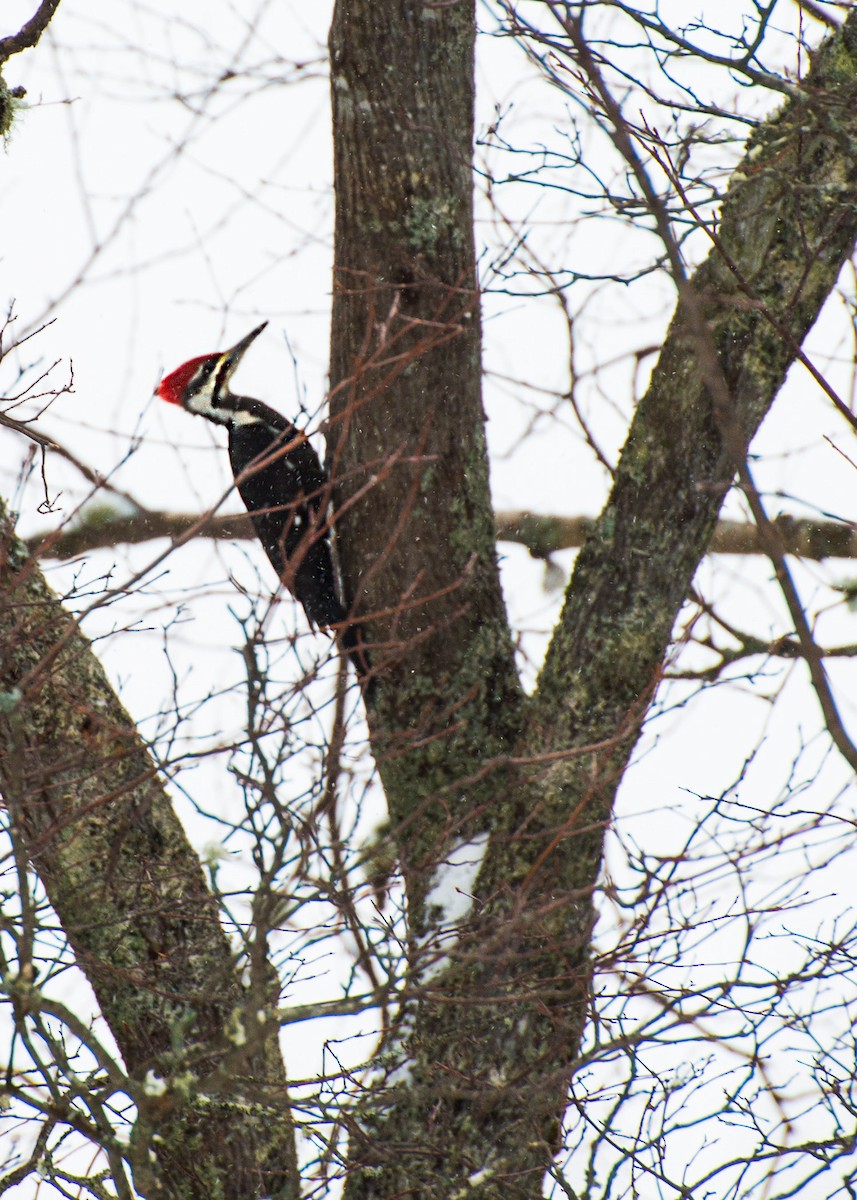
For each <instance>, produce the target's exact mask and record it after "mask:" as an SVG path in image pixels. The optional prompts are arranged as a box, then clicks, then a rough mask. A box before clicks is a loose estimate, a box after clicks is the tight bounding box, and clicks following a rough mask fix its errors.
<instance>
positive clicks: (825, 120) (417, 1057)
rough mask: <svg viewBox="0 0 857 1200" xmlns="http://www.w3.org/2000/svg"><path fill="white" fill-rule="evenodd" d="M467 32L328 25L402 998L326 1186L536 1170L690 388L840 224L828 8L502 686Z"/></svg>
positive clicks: (677, 591) (779, 344) (844, 45)
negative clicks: (459, 901) (515, 671)
mask: <svg viewBox="0 0 857 1200" xmlns="http://www.w3.org/2000/svg"><path fill="white" fill-rule="evenodd" d="M473 28H474V7H473V3H472V0H463V2H458V3H451V4H427V3H423V2H418V0H394V2H393V3H390V4H386V5H384V6H383V8H381V7H379V6H378V5H377V4H375V3H372V2H371V0H339V2H338V3H337V6H336V13H335V17H334V21H333V28H332V32H331V59H332V73H333V98H334V138H335V164H336V193H337V210H336V249H335V281H334V307H333V331H332V355H331V362H332V386H333V399H332V406H331V408H332V414H333V424H332V444H333V446H334V469H335V474H336V478H337V480H338V501H339V504H340V507H341V509H342V510H343V517H342V519H341V522H340V526H339V528H340V530H341V533H342V544H343V554H344V566H345V573H346V578H347V581H348V583H349V586H350V589H351V595H352V597H353V598H354V600H355V604H356V607H357V611H358V612H359V613H361V614H362V615H363V618H364V621H365V625H366V629H367V630H368V632H369V635H370V641H374V642H376V643H377V649H376V651H375V662H376V663H377V665H378V669H379V679H378V683H377V686H376V689H375V690H374V691H373V692H372V693H371V694H370V696H369V707H370V723H371V728H372V737H373V743H374V748H375V751H376V756H377V761H378V764H379V769H380V771H381V775H382V777H383V780H384V784H385V787H386V790H387V796H388V802H389V809H390V814H391V822H392V825H391V835H390V836H391V837H392V838H393V839H394V840H395V842H396V846H397V850H398V853H399V856H400V859H401V861H402V863H403V865H404V869H405V876H406V882H407V885H408V893H409V903H410V911H411V915H412V919H413V921H414V925H415V931H414V932H415V936H414V942H413V950H414V959H413V969H414V976H413V980H412V984H413V990H414V999H413V1000H412V1001H411V1002H410V1003H409V1005H408V1006H407V1008H406V1015H405V1019H404V1021H403V1023H402V1028H401V1029H399V1030H398V1031H396V1032H395V1033H394V1035H393V1037H392V1038H391V1041H390V1046H389V1053H388V1056H387V1059H386V1062H387V1065H388V1068H389V1072H388V1077H387V1086H386V1088H382V1087H380V1086H379V1087H378V1088H377V1089H376V1091H375V1092H374V1093H373V1094H372V1095H369V1096H367V1097H366V1098H365V1100H364V1102H363V1104H362V1106H361V1109H360V1110H359V1112H358V1114H357V1118H356V1125H355V1129H354V1131H353V1134H352V1141H351V1155H352V1162H351V1171H350V1173H349V1177H348V1184H347V1196H348V1200H369V1198H372V1200H391V1198H392V1197H394V1196H406V1195H407V1196H420V1197H422V1198H428V1197H436V1198H437V1200H449V1197H453V1196H468V1197H470V1196H472V1197H473V1198H474V1200H476V1198H477V1197H492V1198H493V1197H496V1198H497V1200H500V1198H501V1197H502V1198H503V1200H509V1198H510V1197H521V1198H523V1197H527V1198H528V1200H530V1198H531V1197H533V1196H534V1195H537V1194H538V1192H539V1190H540V1185H541V1175H542V1172H543V1171H544V1169H545V1167H546V1165H547V1163H548V1161H549V1158H550V1154H551V1152H552V1149H553V1148H554V1147H555V1144H556V1134H557V1129H558V1125H557V1122H558V1119H559V1118H560V1117H561V1114H562V1112H563V1110H564V1107H565V1103H566V1096H567V1087H568V1079H569V1074H570V1071H571V1070H572V1068H573V1064H574V1060H575V1056H576V1054H577V1052H578V1049H579V1045H580V1038H581V1034H582V1028H583V1022H584V1019H585V1012H586V996H587V991H588V985H589V966H588V957H587V953H588V943H589V937H590V930H591V922H592V902H591V900H592V894H593V890H594V888H595V885H596V882H597V878H598V873H599V870H600V864H601V854H602V843H603V833H604V830H605V828H606V826H607V823H608V822H609V820H610V816H611V812H612V805H613V800H614V797H615V793H616V788H617V786H618V783H619V781H620V779H621V777H622V773H623V771H624V768H625V766H626V764H627V762H628V758H629V755H630V753H631V751H632V749H633V747H634V744H635V742H636V739H637V736H638V733H639V729H640V725H641V722H642V719H643V717H644V715H645V712H646V710H647V708H648V705H649V703H650V701H651V697H652V695H653V692H654V689H655V687H656V685H657V682H658V679H659V673H660V670H661V667H662V664H663V661H664V657H665V654H666V652H667V649H668V646H669V640H670V634H671V630H672V627H673V625H674V622H675V620H676V617H677V615H678V612H679V610H680V608H681V605H682V603H683V602H684V599H685V597H686V596H687V594H688V590H689V587H690V583H691V580H692V577H693V574H694V571H695V569H696V566H697V563H698V562H699V560H700V558H701V557H702V555H703V554H704V552H705V550H706V548H707V545H708V542H709V539H710V537H711V534H712V531H713V529H714V525H715V522H716V518H717V513H718V511H719V508H720V505H721V503H722V500H723V497H724V495H725V493H726V491H727V490H728V488H729V486H730V484H731V480H732V477H733V475H734V472H735V469H736V466H737V465H738V464H737V462H736V460H735V454H734V447H733V449H732V450H731V451H727V449H726V448H725V444H724V439H723V436H722V429H721V424H722V422H720V421H719V420H718V419H717V417H716V416H715V412H714V408H713V406H712V401H711V394H712V393H714V394H715V395H716V394H717V393H718V391H722V390H723V387H724V385H725V389H726V390H728V394H729V396H730V397H731V403H732V404H733V405H734V407H735V411H736V414H737V416H738V418H739V420H740V424H741V428H742V430H743V434H744V437H745V440H746V441H749V439H750V438H751V437H752V435H753V433H754V432H755V430H756V429H757V427H758V425H759V423H760V421H761V420H762V418H763V417H764V415H765V413H766V411H767V409H768V407H769V406H770V404H771V403H772V401H773V399H774V397H775V396H776V394H777V391H778V390H779V388H780V386H781V384H782V381H783V379H784V377H785V373H786V371H787V370H788V367H789V366H790V364H791V363H792V362H793V361H794V358H795V348H796V346H798V345H799V344H800V342H801V340H802V339H803V337H804V336H805V334H806V332H807V330H808V329H809V326H810V325H811V324H812V322H813V320H814V319H815V317H816V316H817V314H818V312H819V310H820V308H821V306H822V304H823V303H824V300H825V299H826V297H827V296H828V295H829V293H830V291H831V290H832V288H833V286H834V284H835V282H836V278H837V275H838V273H839V270H840V268H841V266H842V264H843V263H844V262H845V260H846V259H847V257H848V255H849V254H850V252H851V250H852V248H853V245H854V241H855V236H857V209H855V206H854V205H853V195H854V187H855V183H857V159H855V158H854V157H853V155H849V153H848V146H849V145H853V144H854V138H855V136H857V89H855V80H857V14H852V15H851V16H849V17H848V19H847V21H846V23H845V26H844V28H843V30H842V31H841V33H840V34H838V35H837V36H836V37H834V38H833V39H831V41H830V42H829V43H828V44H827V45H826V47H825V48H824V49H822V50H821V51H820V52H819V53H818V55H817V56H816V58H815V62H814V67H813V71H812V74H811V76H810V78H809V79H808V80H807V81H806V83H805V85H804V86H803V88H802V93H801V96H800V97H799V98H796V99H793V100H791V101H790V102H789V103H788V104H787V105H786V106H785V108H784V109H783V111H782V112H781V113H780V114H778V115H777V116H775V117H774V118H772V119H771V120H770V121H769V122H767V123H766V124H765V125H764V126H762V128H761V129H760V130H759V131H758V132H757V133H756V134H755V135H754V137H753V139H752V148H751V152H750V154H748V157H747V158H746V159H745V161H744V163H743V164H742V165H741V168H740V174H739V175H738V176H736V182H735V184H734V186H733V187H732V188H731V190H730V192H729V194H728V197H727V200H726V202H725V205H724V212H723V220H722V223H721V227H720V231H719V237H720V250H718V251H715V252H712V254H711V256H710V257H709V259H708V260H707V261H706V262H705V263H704V265H703V266H702V267H701V268H700V270H699V271H698V272H697V274H696V277H695V279H694V281H693V287H694V289H695V296H696V298H697V301H698V307H699V309H700V310H701V313H702V317H703V319H704V325H703V326H702V327H700V328H689V326H688V316H687V313H686V311H685V310H682V312H680V313H679V314H678V315H677V317H676V319H675V321H674V322H673V326H672V328H671V330H670V333H669V338H668V341H667V343H666V345H665V347H664V350H663V353H662V355H661V358H660V361H659V363H658V366H657V368H656V370H655V372H654V374H653V377H652V382H651V386H650V388H649V390H648V392H647V394H646V396H645V397H644V399H643V401H642V402H641V404H640V406H639V409H638V411H637V414H636V416H635V418H634V422H633V425H632V429H631V432H630V436H629V438H628V442H627V445H626V447H625V450H624V452H623V455H622V459H621V463H620V466H619V469H618V472H617V476H616V480H615V485H614V488H613V492H612V495H611V497H610V500H609V502H608V504H607V506H606V508H605V510H604V513H603V514H602V516H601V518H600V520H599V521H598V522H596V525H595V528H594V531H593V533H592V535H591V536H590V537H589V539H588V541H587V543H586V545H585V546H584V548H583V550H582V551H581V554H580V556H579V558H578V562H577V566H576V569H575V572H574V577H573V579H572V581H571V584H570V587H569V594H568V598H567V602H566V605H565V608H564V610H563V614H562V618H561V621H560V624H559V626H558V628H557V630H556V632H555V635H554V638H553V641H552V644H551V646H550V649H549V651H548V655H547V659H546V662H545V666H544V669H543V671H542V674H541V678H540V680H539V685H538V689H537V692H536V694H535V696H534V697H533V699H532V700H530V701H525V700H524V699H522V697H521V694H520V692H519V690H518V687H517V684H516V681H515V680H514V678H513V677H512V668H511V657H510V651H509V644H510V643H509V637H508V632H507V630H506V627H505V618H504V614H503V611H502V606H501V602H500V594H499V588H498V584H497V574H496V569H495V566H494V557H493V544H492V539H491V528H490V505H489V496H488V484H487V470H486V467H485V453H484V437H483V417H482V407H481V403H480V398H479V368H478V349H479V340H478V311H477V301H476V297H475V296H474V295H473V291H472V288H473V277H474V259H473V249H472V246H473V242H472V232H471V211H472V205H471V174H470V167H469V156H470V148H471V143H472V136H473V130H472V125H471V120H472V94H473V64H472V43H473ZM831 184H832V185H834V186H829V185H831ZM688 311H689V310H688ZM697 315H698V314H697ZM700 339H711V341H712V343H713V350H714V352H715V354H714V355H713V360H714V361H715V363H716V366H715V372H716V378H715V377H712V378H709V379H708V380H706V379H703V378H702V376H701V373H700V371H699V369H698V366H697V361H698V348H699V345H700ZM706 344H707V343H706ZM353 498H356V499H357V501H358V502H357V503H355V505H354V507H353V508H351V507H349V504H350V501H351V500H352V499H353ZM479 831H491V834H492V837H491V842H490V846H489V850H488V853H487V855H486V856H485V859H484V863H483V866H482V870H481V872H480V874H479V876H478V879H477V880H476V882H475V883H471V884H470V887H471V889H472V891H473V892H475V897H476V898H475V901H474V903H473V904H472V906H471V907H470V911H469V912H468V913H467V917H466V919H465V920H463V921H462V922H461V923H460V927H459V930H458V934H459V941H458V944H457V946H456V948H455V949H454V950H450V948H449V940H448V939H447V940H446V941H444V942H443V954H444V956H445V957H443V958H442V959H441V961H440V962H436V963H435V964H434V966H433V967H432V969H431V970H430V971H429V972H426V970H425V966H424V963H425V960H426V958H427V956H428V955H429V953H430V951H431V948H432V947H433V946H438V945H439V943H437V942H433V941H432V937H433V936H435V937H437V935H438V932H439V930H440V929H441V927H442V925H443V914H441V913H440V912H439V911H438V910H435V909H428V910H426V909H424V907H423V900H424V898H425V896H426V893H427V892H428V890H429V889H430V888H431V886H432V883H433V882H436V880H437V878H438V877H437V875H436V874H435V871H436V869H437V863H438V860H442V859H443V857H444V855H445V854H446V853H447V852H448V850H449V847H450V846H451V845H453V846H454V845H456V844H457V842H460V841H462V840H464V841H466V840H467V839H471V841H472V843H473V849H472V851H471V858H474V857H476V855H477V852H478V847H479V846H481V842H480V841H479V837H478V833H479ZM455 853H456V854H457V855H458V857H459V858H460V854H459V853H458V851H456V852H455ZM437 894H439V893H434V894H433V895H437ZM438 952H439V953H440V951H438Z"/></svg>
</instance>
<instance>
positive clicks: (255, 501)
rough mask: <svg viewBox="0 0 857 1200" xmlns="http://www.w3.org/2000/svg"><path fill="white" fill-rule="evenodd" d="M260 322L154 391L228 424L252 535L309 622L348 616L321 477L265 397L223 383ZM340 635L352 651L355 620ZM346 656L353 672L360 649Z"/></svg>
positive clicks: (306, 447)
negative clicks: (241, 393)
mask: <svg viewBox="0 0 857 1200" xmlns="http://www.w3.org/2000/svg"><path fill="white" fill-rule="evenodd" d="M265 325H267V321H265V322H264V323H263V324H261V325H259V326H257V328H256V329H254V330H252V331H251V332H250V333H248V334H247V336H246V337H243V338H242V339H241V341H240V342H236V344H235V345H234V346H233V347H232V348H231V350H225V351H223V352H222V353H220V354H203V355H201V356H200V357H199V358H192V359H190V361H189V362H186V363H183V364H182V366H180V367H178V368H177V369H176V370H175V371H173V372H172V373H171V374H169V375H167V376H166V377H165V378H164V379H162V380H161V382H160V383H159V384H158V387H157V390H156V394H157V395H158V396H160V397H161V399H162V400H166V401H167V402H168V403H170V404H178V405H179V406H180V407H181V408H184V409H186V410H187V411H188V412H191V413H197V414H199V416H201V417H206V418H207V419H208V420H209V421H213V422H214V423H215V424H216V425H225V426H226V428H227V429H228V430H229V460H230V462H231V464H232V473H233V475H234V476H235V483H236V486H237V488H238V491H239V493H240V495H241V499H242V500H243V501H244V503H245V505H246V506H247V510H248V512H249V513H250V516H251V518H252V520H253V525H254V527H255V529H256V533H257V534H258V536H259V541H260V542H261V543H262V545H263V546H264V548H265V553H266V554H267V555H268V558H269V559H270V560H271V563H272V564H273V567H274V570H275V571H276V572H277V575H278V576H279V578H280V579H281V580H282V582H283V583H285V584H286V586H287V587H288V588H289V590H290V591H291V592H292V593H293V594H294V595H295V596H296V597H297V599H298V600H300V602H301V604H302V605H303V606H304V611H305V612H306V615H307V618H308V620H309V622H310V625H312V626H316V625H320V626H322V627H327V626H328V625H336V624H338V623H339V622H340V621H344V620H345V619H346V616H347V614H346V612H345V609H344V608H343V606H342V603H341V601H340V599H339V596H338V595H337V592H336V583H335V578H334V573H333V562H332V560H331V554H330V529H329V526H328V525H327V523H326V521H327V518H326V512H325V509H326V507H327V502H328V486H327V476H326V475H325V472H324V470H323V469H322V466H321V463H320V462H319V461H318V455H317V454H316V452H315V450H313V448H312V446H311V445H310V444H309V442H308V441H307V440H306V436H305V435H304V434H303V433H301V431H300V430H299V429H297V428H296V426H294V425H293V424H292V423H291V421H288V420H286V418H285V417H284V416H282V415H281V414H280V413H278V412H276V411H275V410H274V409H273V408H269V407H268V406H267V404H262V403H261V401H259V400H251V399H249V398H248V397H246V396H236V395H234V394H233V393H232V392H231V391H230V390H229V380H230V379H231V378H232V375H233V374H234V372H235V369H236V367H237V366H238V364H239V362H240V361H241V358H242V357H243V355H244V352H245V351H246V349H247V347H248V346H249V345H250V344H251V343H252V342H253V341H254V340H255V339H256V338H257V337H258V336H259V334H260V333H261V332H262V330H263V329H264V328H265ZM342 641H343V645H344V646H345V648H346V650H348V651H349V652H353V651H354V650H355V648H356V644H357V639H356V634H355V629H354V627H352V626H349V627H347V628H346V629H345V631H344V632H343V635H342ZM352 656H353V658H354V661H355V663H356V665H357V667H358V671H360V668H361V664H362V662H363V658H364V656H363V654H361V653H359V652H358V653H357V654H353V653H352ZM361 673H362V672H361Z"/></svg>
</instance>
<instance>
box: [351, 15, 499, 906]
mask: <svg viewBox="0 0 857 1200" xmlns="http://www.w3.org/2000/svg"><path fill="white" fill-rule="evenodd" d="M474 37H475V16H474V4H473V0H462V2H458V3H454V4H426V3H423V2H422V0H392V3H389V4H385V5H383V6H379V5H378V4H375V3H373V2H372V0H349V2H348V3H339V4H337V5H336V9H335V14H334V19H333V26H332V29H331V34H330V55H331V71H332V91H333V111H334V126H335V131H336V132H335V139H334V162H335V185H336V242H335V267H334V271H335V274H334V297H333V325H332V342H331V380H332V398H331V432H330V434H329V444H330V446H331V448H332V454H331V468H332V472H331V473H332V477H333V478H334V480H335V481H337V485H338V486H337V493H336V497H337V503H338V507H339V508H340V510H341V511H340V516H339V519H338V522H337V530H338V534H339V542H340V546H341V556H342V560H343V567H344V574H345V577H346V581H347V583H348V585H349V588H348V590H349V592H350V597H349V598H350V599H351V600H352V601H353V603H354V605H355V609H356V612H357V614H358V615H359V616H360V617H361V619H362V621H363V624H364V627H365V629H366V631H367V634H368V636H369V644H370V648H371V647H373V646H374V649H371V650H370V652H371V654H372V658H373V664H375V665H376V666H377V668H378V672H379V673H378V678H377V684H376V686H375V688H374V689H373V691H372V694H371V695H372V702H371V704H370V721H371V722H372V726H373V733H374V750H375V752H376V755H377V760H378V763H379V767H380V770H381V773H382V776H383V778H384V782H385V785H386V787H387V794H388V797H389V804H390V816H391V820H392V822H393V824H394V825H395V826H396V827H397V829H398V831H399V833H398V842H399V851H400V854H401V857H402V861H403V866H404V869H405V873H406V877H407V878H408V881H409V887H410V890H411V895H410V900H411V904H412V905H413V911H414V915H416V916H417V917H418V910H419V891H420V886H421V879H422V878H423V873H421V871H420V869H419V868H420V867H421V866H424V865H425V864H426V863H430V862H432V861H434V860H435V859H436V858H437V857H438V855H439V853H440V851H441V847H442V846H443V845H444V843H445V841H447V840H448V838H449V837H450V836H452V835H453V834H454V833H455V832H456V830H457V829H460V828H461V827H462V826H464V827H466V826H467V822H468V819H469V818H470V817H471V816H472V814H474V813H477V812H478V810H479V809H480V808H483V809H484V808H485V807H486V806H487V807H490V806H491V804H492V800H493V793H494V790H495V788H496V787H497V784H498V780H497V778H496V777H495V778H492V779H490V780H486V781H483V782H482V783H476V782H473V783H471V784H470V785H469V786H461V787H460V788H458V790H457V794H456V795H454V796H451V795H450V794H449V787H450V784H452V783H454V782H455V781H457V780H461V779H462V778H463V777H464V776H466V775H468V774H469V773H470V771H471V768H472V765H473V762H474V761H477V760H479V759H482V758H486V757H496V756H498V755H502V754H507V753H509V751H510V750H511V748H512V747H513V746H514V745H515V743H516V742H517V739H518V736H519V733H520V728H521V719H522V707H521V694H520V689H519V685H518V680H517V676H516V673H515V668H514V657H513V651H512V643H511V638H510V635H509V631H508V626H507V622H506V616H505V608H504V604H503V598H502V593H501V590H500V582H499V575H498V570H497V561H496V551H495V535H494V523H493V516H492V511H491V506H490V499H489V494H488V465H487V457H486V451H485V436H484V421H485V415H484V412H483V408H482V398H481V363H480V349H481V335H480V322H479V299H478V293H477V285H476V270H475V258H474V248H473V196H472V192H473V181H472V170H471V162H472V130H473V46H474ZM352 504H353V506H352ZM476 819H477V820H478V819H479V818H478V816H477V818H476ZM484 823H485V822H484V818H483V824H484Z"/></svg>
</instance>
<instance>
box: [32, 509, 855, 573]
mask: <svg viewBox="0 0 857 1200" xmlns="http://www.w3.org/2000/svg"><path fill="white" fill-rule="evenodd" d="M495 521H496V526H497V540H498V541H501V542H515V543H517V544H518V545H521V546H526V548H527V549H528V550H529V552H530V554H532V556H533V557H534V558H548V557H549V556H550V555H551V554H554V553H556V551H558V550H570V549H576V548H578V547H579V546H581V545H582V544H583V541H584V538H585V537H586V535H587V533H588V532H589V530H590V528H591V526H592V521H591V519H590V518H589V517H557V516H550V515H547V514H541V513H531V512H498V513H496V514H495ZM774 524H775V526H776V528H777V530H778V532H779V535H780V538H781V539H782V543H783V547H784V550H785V553H786V554H792V555H795V556H796V557H798V558H811V559H817V560H820V559H824V558H857V527H855V526H853V525H847V524H842V523H840V522H838V521H812V520H808V519H806V518H803V517H791V516H787V515H786V516H780V517H777V518H776V520H775V521H774ZM194 526H198V530H197V532H196V534H194V535H193V536H196V537H207V538H224V539H227V540H229V541H238V540H249V539H251V538H254V537H255V536H256V534H255V531H254V529H253V526H252V524H251V523H250V519H249V517H247V516H246V515H245V514H243V513H240V514H235V515H231V514H230V515H226V516H224V515H217V516H213V517H211V519H210V520H208V521H205V522H200V517H199V515H197V514H194V513H171V512H150V511H141V512H139V513H134V514H132V515H125V514H123V515H114V514H113V513H112V512H111V510H109V509H107V508H105V507H101V506H99V507H98V508H96V509H94V510H93V511H92V514H91V516H87V515H86V514H84V516H83V518H82V519H81V520H80V521H79V522H77V523H75V524H74V525H71V526H69V527H68V528H65V529H59V530H56V531H55V532H52V533H43V534H36V535H35V536H34V537H31V538H30V539H29V542H28V543H27V544H28V548H29V550H30V552H31V553H33V554H37V555H38V556H39V557H41V558H56V559H68V558H74V557H75V556H76V555H78V554H86V553H89V552H91V551H93V550H102V549H105V548H106V547H110V546H118V545H122V544H126V545H127V544H135V543H139V542H149V541H152V540H154V539H155V538H180V537H186V536H187V534H188V532H189V530H191V529H192V528H193V527H194ZM709 552H710V553H714V554H764V553H765V551H764V547H763V546H762V544H761V543H760V540H759V534H758V530H757V529H756V526H755V525H753V524H751V523H748V522H744V521H718V522H717V526H716V528H715V530H714V536H713V537H712V539H711V543H710V545H709Z"/></svg>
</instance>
